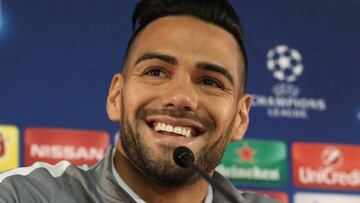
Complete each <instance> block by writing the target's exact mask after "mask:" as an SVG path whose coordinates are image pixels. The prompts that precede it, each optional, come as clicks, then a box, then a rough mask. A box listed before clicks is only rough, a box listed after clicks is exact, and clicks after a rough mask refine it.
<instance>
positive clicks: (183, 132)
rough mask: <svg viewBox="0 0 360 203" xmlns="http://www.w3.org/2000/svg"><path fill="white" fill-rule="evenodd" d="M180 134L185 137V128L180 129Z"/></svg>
mask: <svg viewBox="0 0 360 203" xmlns="http://www.w3.org/2000/svg"><path fill="white" fill-rule="evenodd" d="M181 134H182V135H184V136H186V129H185V128H183V129H182V131H181Z"/></svg>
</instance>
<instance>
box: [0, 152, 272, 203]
mask: <svg viewBox="0 0 360 203" xmlns="http://www.w3.org/2000/svg"><path fill="white" fill-rule="evenodd" d="M112 150H114V149H113V147H110V148H109V149H108V150H107V152H106V155H105V157H104V158H103V159H102V160H101V161H100V162H99V163H98V164H96V165H94V166H92V167H90V168H89V167H81V166H76V165H72V164H70V163H69V162H68V161H61V162H59V163H58V164H56V165H50V164H47V163H43V162H37V163H35V164H34V165H32V166H30V167H24V168H18V169H13V170H10V171H7V172H4V173H2V174H0V203H49V202H51V203H108V202H109V203H110V202H113V203H136V201H135V200H134V199H133V198H132V197H131V196H130V195H129V194H128V193H127V192H126V191H125V190H124V189H123V188H122V187H121V186H120V185H119V184H118V183H117V181H116V179H115V177H114V175H113V173H112V164H113V160H112ZM213 179H214V180H215V181H217V182H218V183H219V184H220V185H221V186H223V187H224V188H226V189H227V190H229V191H231V192H232V193H233V194H235V195H236V196H237V198H238V199H239V202H241V203H278V202H277V201H275V200H272V199H270V198H268V197H266V196H263V195H259V194H256V193H252V192H241V191H239V190H238V189H236V188H235V187H234V186H233V185H232V184H231V183H230V182H229V181H228V180H227V179H225V178H224V177H223V176H221V175H220V174H219V173H217V172H215V173H214V176H213ZM213 191H214V193H213V203H228V202H229V201H228V200H227V199H225V197H224V196H223V195H222V194H221V193H219V192H218V191H217V190H213Z"/></svg>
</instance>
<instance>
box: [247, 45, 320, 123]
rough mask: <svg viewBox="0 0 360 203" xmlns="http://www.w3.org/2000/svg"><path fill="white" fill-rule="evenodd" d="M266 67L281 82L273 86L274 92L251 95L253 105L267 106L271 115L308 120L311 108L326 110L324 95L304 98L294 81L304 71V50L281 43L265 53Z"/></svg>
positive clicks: (267, 111)
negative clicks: (301, 51) (302, 53)
mask: <svg viewBox="0 0 360 203" xmlns="http://www.w3.org/2000/svg"><path fill="white" fill-rule="evenodd" d="M266 59H267V62H266V67H267V70H268V71H270V72H271V73H272V76H273V78H274V79H276V80H277V81H279V83H277V84H275V85H274V86H273V87H272V88H271V92H272V95H260V94H252V97H253V103H252V105H253V107H259V108H266V113H267V116H268V117H273V118H287V119H308V118H309V111H319V112H321V111H325V110H326V109H327V103H326V100H325V99H323V98H309V97H301V96H300V92H301V89H300V88H299V87H298V86H297V85H295V84H294V82H296V81H298V80H299V78H300V76H302V75H303V73H304V69H305V68H304V65H303V57H302V55H301V53H300V52H299V51H298V50H296V49H294V48H291V47H289V46H288V45H285V44H282V45H278V46H276V47H274V48H272V49H270V50H269V51H268V53H267V55H266Z"/></svg>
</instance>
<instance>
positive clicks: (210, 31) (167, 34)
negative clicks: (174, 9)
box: [128, 16, 244, 82]
mask: <svg viewBox="0 0 360 203" xmlns="http://www.w3.org/2000/svg"><path fill="white" fill-rule="evenodd" d="M146 52H161V53H165V54H169V55H172V56H174V57H175V58H177V60H178V61H179V63H183V64H186V65H190V66H191V64H195V63H197V62H199V61H203V62H210V63H214V64H217V65H220V66H222V67H225V68H227V69H228V71H229V72H230V73H231V74H232V75H233V77H234V78H236V81H238V82H239V80H240V78H241V77H239V74H240V73H239V72H242V71H239V68H243V67H244V61H243V58H242V55H241V52H240V48H239V47H238V44H237V42H236V40H235V39H234V37H233V36H232V35H231V34H230V33H228V32H227V31H225V30H224V29H222V28H220V27H218V26H216V25H213V24H210V23H207V22H204V21H202V20H199V19H197V18H194V17H189V16H168V17H162V18H159V19H157V20H155V21H153V22H151V23H150V24H149V25H148V26H146V27H145V28H144V30H142V31H141V33H140V34H139V36H138V37H137V39H136V40H135V42H134V44H133V46H132V50H131V54H130V55H129V58H128V60H129V62H132V63H133V62H134V61H135V60H136V59H137V58H138V57H140V56H141V55H142V54H144V53H146Z"/></svg>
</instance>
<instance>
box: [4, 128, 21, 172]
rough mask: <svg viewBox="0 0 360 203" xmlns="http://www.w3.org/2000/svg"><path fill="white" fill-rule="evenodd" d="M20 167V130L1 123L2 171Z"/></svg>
mask: <svg viewBox="0 0 360 203" xmlns="http://www.w3.org/2000/svg"><path fill="white" fill-rule="evenodd" d="M17 167H19V130H18V129H17V128H16V127H15V126H10V125H0V172H3V171H7V170H9V169H13V168H17Z"/></svg>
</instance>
